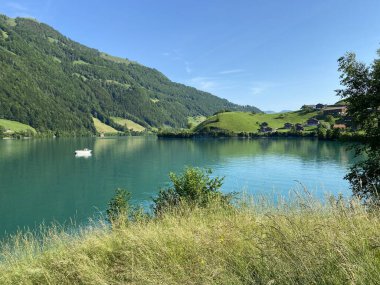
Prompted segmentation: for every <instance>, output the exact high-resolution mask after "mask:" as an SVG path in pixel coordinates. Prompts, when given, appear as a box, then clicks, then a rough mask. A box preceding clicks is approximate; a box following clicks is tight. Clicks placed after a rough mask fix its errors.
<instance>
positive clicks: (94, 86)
mask: <svg viewBox="0 0 380 285" xmlns="http://www.w3.org/2000/svg"><path fill="white" fill-rule="evenodd" d="M221 109H229V110H241V111H253V112H260V110H258V109H257V108H255V107H252V106H239V105H236V104H233V103H231V102H229V101H227V100H225V99H221V98H219V97H217V96H214V95H212V94H209V93H206V92H202V91H199V90H197V89H195V88H192V87H187V86H185V85H182V84H178V83H174V82H172V81H170V80H169V79H168V78H167V77H165V76H164V75H163V74H162V73H160V72H159V71H157V70H155V69H152V68H148V67H145V66H142V65H140V64H138V63H136V62H132V61H129V60H128V59H122V58H118V57H113V56H110V55H108V54H105V53H102V52H100V51H98V50H96V49H91V48H88V47H85V46H83V45H81V44H79V43H76V42H74V41H72V40H70V39H68V38H67V37H65V36H63V35H62V34H60V33H59V32H57V31H56V30H54V29H53V28H51V27H49V26H48V25H46V24H43V23H39V22H37V21H35V20H32V19H24V18H16V19H12V18H8V17H6V16H3V15H0V119H1V118H3V119H9V120H15V121H19V122H22V123H25V124H28V125H30V126H32V127H34V128H35V129H37V130H38V131H40V132H45V131H54V132H66V133H74V134H85V133H89V132H90V133H94V132H95V128H94V124H93V121H92V117H96V118H98V119H99V120H101V121H102V122H104V123H106V124H108V125H111V126H114V127H116V128H117V126H116V124H115V123H114V122H113V121H112V120H111V119H110V117H112V116H113V117H122V118H126V119H130V120H133V121H135V122H137V123H139V124H141V125H143V126H145V127H162V126H172V127H184V126H186V123H187V117H189V116H197V115H204V116H209V115H211V114H213V113H214V112H216V111H218V110H221ZM119 128H120V126H119Z"/></svg>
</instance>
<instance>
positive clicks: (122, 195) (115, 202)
mask: <svg viewBox="0 0 380 285" xmlns="http://www.w3.org/2000/svg"><path fill="white" fill-rule="evenodd" d="M130 199H131V193H129V192H128V191H127V190H125V189H120V188H118V189H116V193H115V196H114V197H113V198H112V199H111V201H110V202H109V203H108V209H107V221H108V222H110V223H111V224H112V225H113V226H114V225H117V224H118V223H120V222H125V221H127V220H128V213H129V208H130V207H129V200H130Z"/></svg>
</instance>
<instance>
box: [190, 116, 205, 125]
mask: <svg viewBox="0 0 380 285" xmlns="http://www.w3.org/2000/svg"><path fill="white" fill-rule="evenodd" d="M206 119H207V117H205V116H196V117H188V118H187V123H188V124H189V125H190V126H191V128H195V127H197V126H198V125H199V124H200V123H202V122H204V121H206Z"/></svg>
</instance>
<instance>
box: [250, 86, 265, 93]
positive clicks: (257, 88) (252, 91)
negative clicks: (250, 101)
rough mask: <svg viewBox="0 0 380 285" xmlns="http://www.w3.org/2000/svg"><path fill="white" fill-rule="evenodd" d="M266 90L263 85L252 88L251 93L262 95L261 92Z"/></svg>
mask: <svg viewBox="0 0 380 285" xmlns="http://www.w3.org/2000/svg"><path fill="white" fill-rule="evenodd" d="M264 90H265V88H262V87H252V88H251V94H252V95H260V94H261V93H263V92H264Z"/></svg>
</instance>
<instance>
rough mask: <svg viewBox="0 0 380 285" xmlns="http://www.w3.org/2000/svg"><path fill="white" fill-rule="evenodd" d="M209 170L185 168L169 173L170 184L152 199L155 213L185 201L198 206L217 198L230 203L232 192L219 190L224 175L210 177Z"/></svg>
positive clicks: (158, 213) (205, 204)
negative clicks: (178, 173) (182, 170)
mask: <svg viewBox="0 0 380 285" xmlns="http://www.w3.org/2000/svg"><path fill="white" fill-rule="evenodd" d="M211 174H212V171H211V170H209V169H208V170H206V169H200V168H191V167H189V168H186V169H185V171H184V172H183V173H182V174H180V175H177V174H175V173H170V174H169V177H170V180H171V182H172V185H171V186H170V187H169V188H167V189H162V190H160V192H159V193H158V196H157V197H156V198H155V199H153V202H154V205H153V210H154V213H155V214H156V215H160V214H162V213H163V212H165V211H167V210H170V209H173V208H176V207H178V206H179V205H180V204H181V203H183V202H184V203H186V204H190V205H194V206H198V207H206V206H207V205H208V204H209V203H210V202H211V201H215V200H219V201H220V202H222V203H225V204H226V205H227V204H230V202H231V199H232V197H233V194H223V193H222V192H221V191H220V188H221V186H222V185H223V179H224V177H215V178H211V177H210V175H211Z"/></svg>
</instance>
